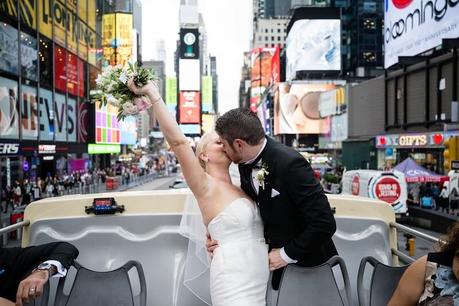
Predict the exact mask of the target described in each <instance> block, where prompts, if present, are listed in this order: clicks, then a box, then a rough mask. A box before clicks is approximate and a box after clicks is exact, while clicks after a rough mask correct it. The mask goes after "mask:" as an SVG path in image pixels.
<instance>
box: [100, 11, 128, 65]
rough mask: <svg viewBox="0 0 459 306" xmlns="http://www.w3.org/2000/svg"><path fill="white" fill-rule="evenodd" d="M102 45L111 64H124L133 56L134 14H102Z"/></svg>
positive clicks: (105, 56)
mask: <svg viewBox="0 0 459 306" xmlns="http://www.w3.org/2000/svg"><path fill="white" fill-rule="evenodd" d="M102 37H103V40H102V46H103V49H104V58H105V59H106V60H107V61H108V62H109V63H110V65H117V64H121V65H124V64H125V63H126V62H127V61H128V60H129V59H130V58H131V56H132V14H122V13H116V14H106V15H104V16H102Z"/></svg>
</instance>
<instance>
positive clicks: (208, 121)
mask: <svg viewBox="0 0 459 306" xmlns="http://www.w3.org/2000/svg"><path fill="white" fill-rule="evenodd" d="M215 117H216V116H215V115H209V114H202V124H201V128H202V132H203V133H207V132H210V131H213V130H214V127H215Z"/></svg>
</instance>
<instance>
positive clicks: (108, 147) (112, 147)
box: [88, 143, 121, 154]
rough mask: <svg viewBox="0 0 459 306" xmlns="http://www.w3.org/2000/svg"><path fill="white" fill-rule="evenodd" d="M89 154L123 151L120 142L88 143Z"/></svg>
mask: <svg viewBox="0 0 459 306" xmlns="http://www.w3.org/2000/svg"><path fill="white" fill-rule="evenodd" d="M88 153H89V154H109V153H121V146H120V145H119V144H93V143H90V144H88Z"/></svg>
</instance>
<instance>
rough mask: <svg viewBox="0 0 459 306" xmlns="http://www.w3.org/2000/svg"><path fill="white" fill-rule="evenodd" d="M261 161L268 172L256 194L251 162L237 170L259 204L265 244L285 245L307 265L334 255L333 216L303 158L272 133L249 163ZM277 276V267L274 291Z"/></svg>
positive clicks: (320, 188)
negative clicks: (257, 154)
mask: <svg viewBox="0 0 459 306" xmlns="http://www.w3.org/2000/svg"><path fill="white" fill-rule="evenodd" d="M259 160H261V164H262V165H265V166H266V168H267V171H268V172H269V174H268V175H267V176H266V178H265V180H264V188H262V186H260V189H259V193H258V195H257V193H256V191H255V190H254V188H253V185H252V168H253V166H251V165H245V164H240V165H239V172H240V175H241V187H242V189H243V190H244V191H245V192H246V193H247V194H248V195H249V196H250V197H251V198H252V199H253V200H254V201H256V202H257V204H258V205H259V208H260V213H261V217H262V219H263V223H264V235H265V238H266V240H267V243H268V244H269V248H270V249H273V248H282V247H284V251H285V253H286V254H287V255H288V256H289V257H290V258H291V259H294V260H298V262H297V264H298V265H301V266H307V267H311V266H316V265H319V264H321V263H324V262H325V261H327V260H328V259H329V258H331V257H332V256H334V255H337V254H338V252H337V251H336V248H335V245H334V243H333V241H332V239H331V237H332V236H333V234H334V233H335V231H336V222H335V218H334V216H333V212H332V210H331V208H330V204H329V203H328V199H327V197H326V196H325V194H324V191H323V189H322V187H321V186H320V184H319V182H318V181H317V180H316V179H315V177H314V174H313V170H312V168H311V166H310V165H309V163H308V162H307V160H306V159H305V158H303V156H301V155H300V154H299V153H298V152H296V151H295V150H294V149H292V148H290V147H287V146H285V145H282V144H280V143H278V142H276V141H275V140H273V139H271V138H270V137H267V143H266V146H265V148H264V149H263V151H262V153H261V154H260V156H259V157H258V158H257V160H255V162H254V163H253V164H257V162H258V161H259ZM273 190H275V191H274V192H273ZM276 191H277V192H278V193H279V194H278V195H275V194H276ZM281 275H282V270H281V269H279V270H276V271H275V273H274V274H273V287H274V288H275V289H277V287H278V286H279V281H280V278H281Z"/></svg>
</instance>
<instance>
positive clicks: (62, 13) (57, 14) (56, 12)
mask: <svg viewBox="0 0 459 306" xmlns="http://www.w3.org/2000/svg"><path fill="white" fill-rule="evenodd" d="M64 3H65V1H63V2H61V1H60V0H54V5H53V9H52V12H53V18H52V20H54V40H55V41H56V42H57V43H59V44H61V45H62V46H65V35H66V33H67V31H66V23H67V18H66V16H67V9H66V7H65V5H64Z"/></svg>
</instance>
